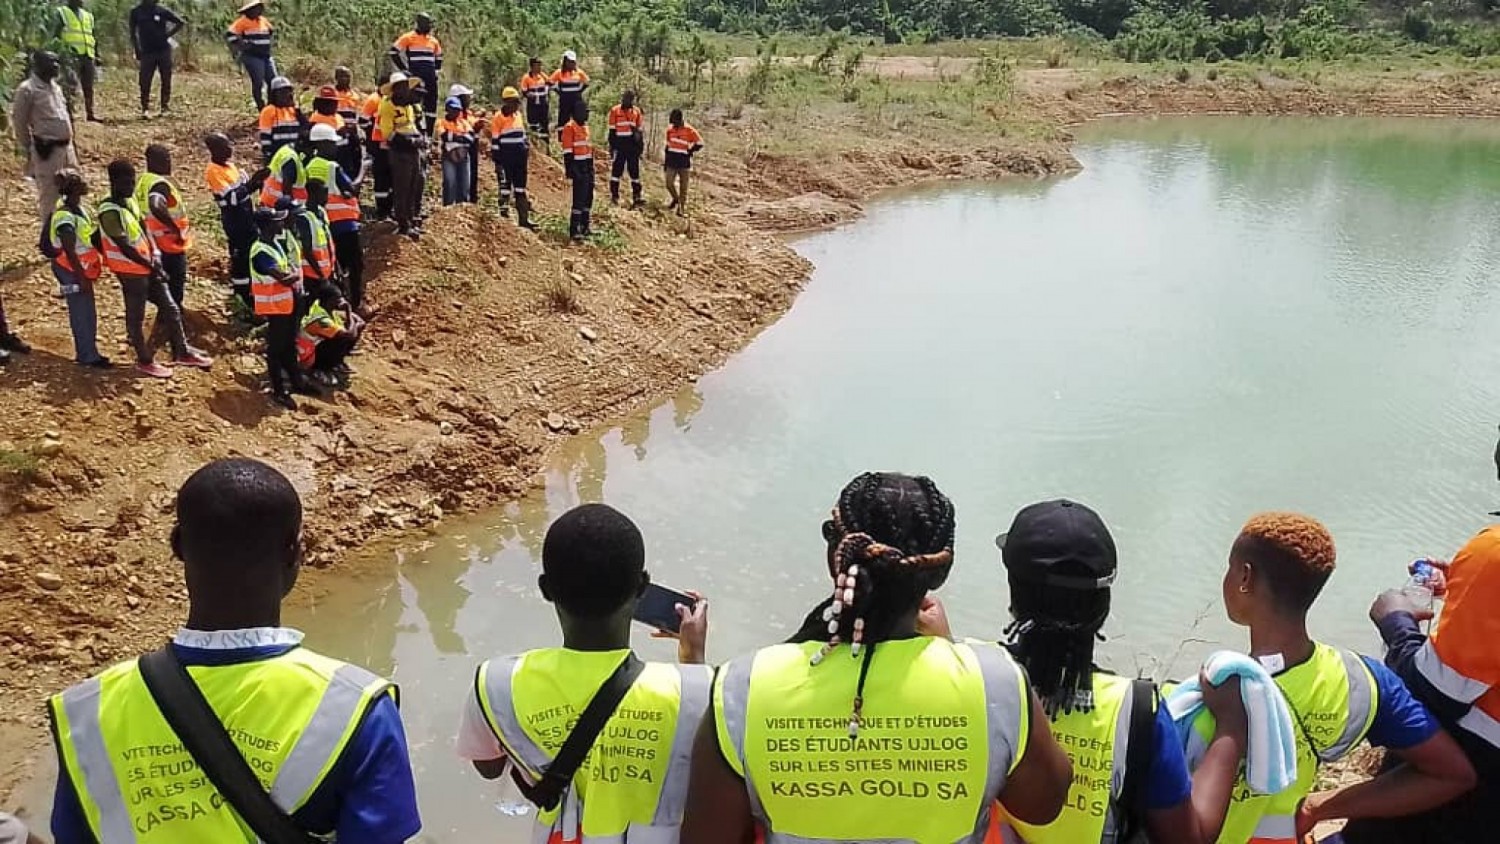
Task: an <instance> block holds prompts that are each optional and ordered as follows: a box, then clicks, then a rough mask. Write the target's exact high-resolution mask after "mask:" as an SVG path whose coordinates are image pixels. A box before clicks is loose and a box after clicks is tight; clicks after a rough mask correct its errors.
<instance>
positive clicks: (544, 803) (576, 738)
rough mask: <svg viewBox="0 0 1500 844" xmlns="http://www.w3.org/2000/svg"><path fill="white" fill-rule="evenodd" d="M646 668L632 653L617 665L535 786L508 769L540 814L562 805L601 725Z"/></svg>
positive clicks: (607, 720)
mask: <svg viewBox="0 0 1500 844" xmlns="http://www.w3.org/2000/svg"><path fill="white" fill-rule="evenodd" d="M645 668H646V666H645V664H644V663H642V662H641V661H640V659H638V658H637V657H636V655H635V654H634V653H629V654H626V655H625V661H624V662H621V663H620V665H619V667H617V668H616V669H615V670H614V673H613V674H610V675H609V677H608V678H606V679H605V681H604V684H603V685H601V686H600V687H599V691H597V692H595V693H594V697H593V699H592V700H590V701H589V705H588V706H587V707H585V708H584V710H583V715H581V716H579V718H578V723H577V724H575V725H574V726H573V731H572V732H571V733H568V738H567V739H566V740H565V741H564V742H563V745H562V748H561V749H560V750H558V751H557V756H556V757H555V758H554V759H553V760H552V764H550V765H548V766H547V768H546V770H544V771H542V778H541V779H540V780H538V781H537V783H536V784H535V785H532V784H531V783H529V782H527V781H526V779H525V778H524V777H522V776H521V773H520V771H519V770H517V768H516V766H511V769H510V776H511V779H512V780H513V781H514V782H515V784H516V787H517V788H519V789H520V790H521V794H523V795H525V797H526V799H527V800H530V801H531V802H532V803H535V804H536V805H537V806H538V807H539V808H541V809H542V810H543V811H549V812H550V811H552V810H553V809H556V808H557V806H558V804H559V803H561V802H562V797H563V794H564V793H566V792H567V790H568V787H569V786H571V785H572V784H573V775H574V774H576V773H577V772H578V769H579V767H581V766H582V765H583V761H584V759H585V758H587V757H588V755H589V751H590V750H592V749H593V748H594V742H595V741H596V740H597V739H598V738H599V734H600V733H602V732H604V725H605V724H607V723H609V719H610V718H612V717H614V714H615V710H616V709H619V708H620V702H621V701H623V700H624V699H625V695H626V694H627V693H628V692H629V691H630V688H631V686H634V685H635V681H636V678H638V677H640V676H641V672H642V671H644V670H645Z"/></svg>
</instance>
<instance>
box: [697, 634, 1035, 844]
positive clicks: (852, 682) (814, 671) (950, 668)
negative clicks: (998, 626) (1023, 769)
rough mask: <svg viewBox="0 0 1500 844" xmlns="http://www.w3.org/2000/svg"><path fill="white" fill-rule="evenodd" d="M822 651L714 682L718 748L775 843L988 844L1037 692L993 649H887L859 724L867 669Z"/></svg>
mask: <svg viewBox="0 0 1500 844" xmlns="http://www.w3.org/2000/svg"><path fill="white" fill-rule="evenodd" d="M820 647H822V646H821V644H819V643H816V642H808V643H804V644H800V645H777V646H775V647H770V648H765V649H763V650H761V651H759V652H757V653H755V654H752V655H750V656H747V657H742V658H740V659H737V660H735V661H734V662H731V663H730V664H729V665H727V666H725V667H724V668H723V669H721V670H720V671H719V675H718V677H717V678H716V680H715V683H714V718H715V724H716V726H717V728H718V737H719V749H720V752H721V753H722V754H723V756H724V758H725V760H726V761H727V762H728V763H729V765H730V767H731V768H733V769H734V771H735V772H736V773H737V774H739V775H740V776H741V777H742V778H744V780H745V787H746V789H747V791H748V794H749V798H750V807H751V811H752V813H753V814H754V815H755V817H756V819H757V820H758V821H759V823H760V825H761V826H762V827H763V828H764V829H765V831H766V837H765V841H766V844H814V843H815V842H816V844H831V842H840V841H863V842H875V841H878V842H880V844H955V842H980V841H983V840H984V835H985V831H986V828H987V827H988V825H989V816H990V811H991V807H992V806H993V805H994V802H995V799H996V797H997V796H998V795H999V794H1000V791H1001V790H1002V789H1003V788H1004V787H1005V781H1006V778H1007V777H1008V776H1009V775H1010V773H1011V772H1012V771H1013V770H1014V769H1015V766H1016V764H1017V763H1019V762H1020V760H1021V756H1022V753H1023V752H1024V750H1025V747H1026V742H1027V709H1028V701H1029V699H1030V692H1029V691H1028V690H1027V685H1026V680H1025V676H1024V675H1023V674H1022V672H1021V670H1020V668H1018V667H1017V666H1016V664H1015V663H1014V662H1012V661H1011V658H1010V655H1009V654H1007V653H1006V652H1005V651H1004V650H1003V649H1001V648H1000V647H998V646H996V645H992V644H955V643H953V642H949V641H947V640H946V639H934V638H926V637H920V638H915V639H906V640H899V641H889V642H881V643H880V644H879V645H878V646H877V647H876V648H875V652H874V654H873V656H872V657H871V659H870V666H869V673H868V676H867V678H866V681H865V686H864V696H863V700H864V702H863V709H862V715H863V719H862V725H861V727H860V729H859V732H858V735H857V736H853V737H851V736H850V730H849V720H850V712H851V709H852V702H853V698H854V693H855V689H856V688H857V685H858V681H859V674H860V665H861V663H862V662H863V661H864V658H863V656H861V657H860V658H858V659H853V658H851V657H850V649H849V648H847V647H840V648H838V649H836V650H834V652H833V653H831V654H830V655H829V656H828V657H827V658H826V659H824V660H823V661H822V662H821V663H820V664H819V665H811V664H810V661H811V658H812V656H813V654H815V653H817V651H818V649H819V648H820Z"/></svg>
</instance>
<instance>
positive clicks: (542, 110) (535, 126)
mask: <svg viewBox="0 0 1500 844" xmlns="http://www.w3.org/2000/svg"><path fill="white" fill-rule="evenodd" d="M551 120H552V118H551V116H550V115H549V114H548V112H547V103H546V101H545V100H544V101H542V102H540V103H533V102H532V101H530V100H527V101H526V128H528V129H530V130H531V131H533V132H535V133H537V134H538V135H542V136H543V137H545V136H546V135H547V126H548V124H549V123H551ZM558 125H562V124H558Z"/></svg>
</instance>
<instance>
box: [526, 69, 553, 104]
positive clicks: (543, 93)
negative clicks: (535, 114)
mask: <svg viewBox="0 0 1500 844" xmlns="http://www.w3.org/2000/svg"><path fill="white" fill-rule="evenodd" d="M551 90H552V82H551V81H549V80H548V79H547V75H546V74H544V73H528V74H526V75H525V76H523V77H521V95H522V96H524V97H525V98H526V100H527V102H530V103H531V104H532V105H534V106H539V105H546V104H547V94H548V92H550V91H551Z"/></svg>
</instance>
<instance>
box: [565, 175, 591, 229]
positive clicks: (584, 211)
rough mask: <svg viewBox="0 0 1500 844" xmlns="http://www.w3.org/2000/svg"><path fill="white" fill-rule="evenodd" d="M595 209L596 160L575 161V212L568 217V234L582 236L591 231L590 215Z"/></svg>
mask: <svg viewBox="0 0 1500 844" xmlns="http://www.w3.org/2000/svg"><path fill="white" fill-rule="evenodd" d="M593 210H594V162H593V160H592V159H590V160H588V161H577V162H574V163H573V213H572V214H571V215H570V216H569V218H568V235H569V236H570V237H582V236H583V235H586V234H588V233H589V217H590V215H591V214H592V212H593Z"/></svg>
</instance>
